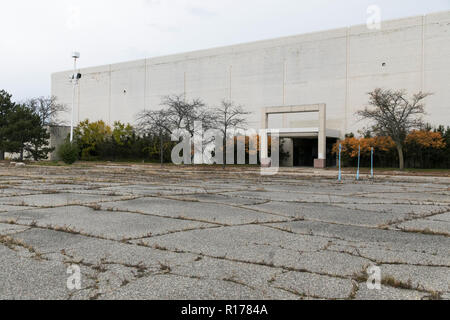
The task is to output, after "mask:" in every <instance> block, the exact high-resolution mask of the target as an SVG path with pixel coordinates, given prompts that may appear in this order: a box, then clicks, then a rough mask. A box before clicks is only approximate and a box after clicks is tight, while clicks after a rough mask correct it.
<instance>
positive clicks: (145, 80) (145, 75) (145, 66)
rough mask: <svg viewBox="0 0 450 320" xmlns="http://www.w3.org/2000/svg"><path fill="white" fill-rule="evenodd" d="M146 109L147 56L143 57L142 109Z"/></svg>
mask: <svg viewBox="0 0 450 320" xmlns="http://www.w3.org/2000/svg"><path fill="white" fill-rule="evenodd" d="M146 109H147V58H145V59H144V110H146Z"/></svg>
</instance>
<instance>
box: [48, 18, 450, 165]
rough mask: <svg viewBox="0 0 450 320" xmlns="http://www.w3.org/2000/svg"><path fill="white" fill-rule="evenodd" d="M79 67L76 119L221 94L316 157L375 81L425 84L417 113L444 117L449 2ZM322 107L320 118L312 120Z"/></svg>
mask: <svg viewBox="0 0 450 320" xmlns="http://www.w3.org/2000/svg"><path fill="white" fill-rule="evenodd" d="M71 73H72V71H66V72H58V73H54V74H53V75H52V94H53V95H55V96H57V97H58V99H59V101H60V102H62V103H66V104H68V105H70V104H71V101H72V86H71V82H70V80H69V78H70V76H71ZM81 73H82V74H83V77H82V79H81V81H80V83H79V86H78V89H77V92H76V99H75V121H76V122H78V121H82V120H84V119H89V120H92V121H96V120H100V119H101V120H104V121H106V122H107V123H109V124H112V123H113V122H114V121H117V120H120V121H122V122H130V123H133V122H134V121H135V116H136V114H137V113H138V112H139V111H141V110H143V109H158V108H160V102H161V97H162V96H165V95H171V94H185V95H186V97H187V98H201V99H203V100H204V101H205V102H206V103H207V104H208V105H211V106H216V105H218V104H219V103H220V101H221V100H223V99H229V100H232V101H234V102H236V103H238V104H241V105H243V106H244V107H245V108H246V109H247V110H248V111H250V112H251V115H250V116H249V118H248V123H249V127H251V128H254V129H260V128H264V127H269V128H280V129H281V134H282V135H283V136H284V137H286V138H289V139H287V140H286V144H285V147H286V148H287V149H288V150H289V151H290V154H291V157H290V159H289V160H288V161H287V164H288V165H312V164H313V160H314V159H316V158H318V159H322V160H324V159H325V158H326V154H327V153H329V151H330V150H329V149H330V146H331V143H332V142H333V141H335V140H336V139H337V138H343V137H344V136H345V134H346V133H350V132H354V133H357V131H358V130H359V129H361V128H362V127H364V126H365V125H366V124H365V123H363V122H361V121H359V120H358V119H357V118H356V117H355V112H356V111H357V110H360V109H361V108H363V107H364V106H365V105H366V104H367V101H368V95H367V93H368V92H369V91H372V90H373V89H375V88H377V87H382V88H390V89H406V90H407V91H408V93H410V94H412V93H415V92H418V91H420V90H422V91H426V92H432V93H434V95H433V96H431V97H429V98H427V112H428V115H427V119H426V120H427V121H428V122H430V123H431V124H433V125H438V124H443V125H449V124H450V79H449V78H450V11H447V12H440V13H435V14H429V15H425V16H419V17H411V18H405V19H399V20H392V21H383V22H382V23H381V28H380V29H378V30H377V29H370V28H368V27H367V26H366V25H359V26H353V27H349V28H341V29H336V30H330V31H324V32H316V33H309V34H303V35H297V36H290V37H285V38H279V39H273V40H267V41H259V42H254V43H247V44H240V45H234V46H229V47H223V48H215V49H209V50H202V51H196V52H189V53H182V54H176V55H170V56H165V57H156V58H149V59H143V60H138V61H132V62H126V63H118V64H112V65H105V66H99V67H93V68H86V69H81ZM322 108H325V109H324V112H322V115H323V116H324V117H326V122H322V121H319V116H318V111H319V110H321V109H322ZM299 111H309V113H298V112H299ZM322 120H323V119H322ZM318 137H319V138H320V139H319V143H317V140H318ZM325 141H327V143H325ZM328 158H330V157H328ZM329 160H330V159H329ZM329 164H330V161H329ZM316 165H318V166H320V165H321V164H320V163H317V164H316Z"/></svg>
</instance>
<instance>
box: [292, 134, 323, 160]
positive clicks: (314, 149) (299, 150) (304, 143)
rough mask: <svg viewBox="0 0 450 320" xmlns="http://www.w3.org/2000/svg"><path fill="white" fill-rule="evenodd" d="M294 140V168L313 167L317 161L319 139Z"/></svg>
mask: <svg viewBox="0 0 450 320" xmlns="http://www.w3.org/2000/svg"><path fill="white" fill-rule="evenodd" d="M293 140H294V167H312V166H314V159H317V156H318V155H317V154H318V145H317V138H302V139H300V138H299V139H293Z"/></svg>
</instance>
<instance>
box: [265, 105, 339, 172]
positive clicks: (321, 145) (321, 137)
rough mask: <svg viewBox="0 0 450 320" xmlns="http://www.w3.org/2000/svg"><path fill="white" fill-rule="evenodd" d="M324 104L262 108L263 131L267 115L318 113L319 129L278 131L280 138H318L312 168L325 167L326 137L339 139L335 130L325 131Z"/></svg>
mask: <svg viewBox="0 0 450 320" xmlns="http://www.w3.org/2000/svg"><path fill="white" fill-rule="evenodd" d="M326 109H327V107H326V104H325V103H319V104H310V105H300V106H282V107H268V108H262V111H261V112H262V126H263V129H268V126H269V115H271V114H288V113H305V112H318V113H319V127H318V128H283V129H279V132H280V137H283V138H294V137H318V139H317V140H318V159H315V160H314V167H316V168H325V167H326V148H327V136H328V137H333V138H339V132H338V131H337V130H327V126H326V122H327V114H326Z"/></svg>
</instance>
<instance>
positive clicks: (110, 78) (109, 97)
mask: <svg viewBox="0 0 450 320" xmlns="http://www.w3.org/2000/svg"><path fill="white" fill-rule="evenodd" d="M111 83H112V67H111V65H109V88H108V90H109V95H108V124H109V125H111V94H112V92H111Z"/></svg>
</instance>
